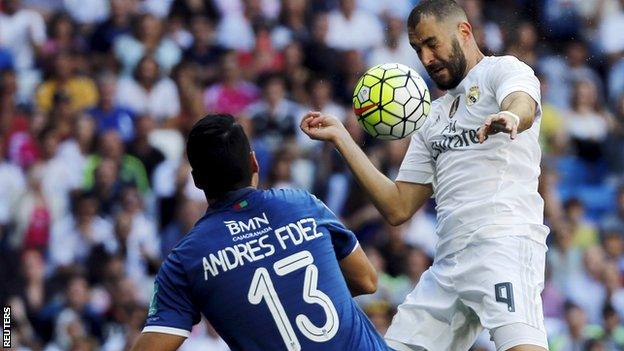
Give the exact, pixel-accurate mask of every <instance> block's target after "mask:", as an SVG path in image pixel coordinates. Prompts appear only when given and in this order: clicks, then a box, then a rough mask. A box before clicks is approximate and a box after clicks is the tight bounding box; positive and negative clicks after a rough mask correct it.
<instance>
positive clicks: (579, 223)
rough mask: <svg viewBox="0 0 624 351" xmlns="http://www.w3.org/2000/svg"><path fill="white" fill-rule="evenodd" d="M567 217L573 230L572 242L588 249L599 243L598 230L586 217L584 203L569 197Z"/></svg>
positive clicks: (566, 204) (565, 205)
mask: <svg viewBox="0 0 624 351" xmlns="http://www.w3.org/2000/svg"><path fill="white" fill-rule="evenodd" d="M564 208H565V212H566V219H567V221H568V223H569V224H570V229H571V230H572V237H573V239H572V242H573V245H574V246H576V247H580V248H581V249H586V248H588V247H590V246H594V245H596V244H598V231H597V229H596V228H595V226H594V225H593V224H592V223H591V222H589V221H587V219H586V218H585V208H584V207H583V203H582V202H581V201H580V200H579V199H576V198H571V199H568V200H567V201H566V202H565V204H564Z"/></svg>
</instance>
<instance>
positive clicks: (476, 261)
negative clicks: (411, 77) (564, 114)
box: [301, 0, 548, 351]
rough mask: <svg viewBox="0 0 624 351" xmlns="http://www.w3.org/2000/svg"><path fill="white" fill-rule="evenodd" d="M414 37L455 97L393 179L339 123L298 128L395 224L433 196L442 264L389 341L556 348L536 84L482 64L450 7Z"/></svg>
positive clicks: (432, 350)
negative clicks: (550, 318) (545, 309)
mask: <svg viewBox="0 0 624 351" xmlns="http://www.w3.org/2000/svg"><path fill="white" fill-rule="evenodd" d="M408 34H409V40H410V43H411V45H412V46H413V47H414V49H415V50H416V52H417V54H418V56H419V57H420V60H421V61H422V63H423V65H424V66H425V67H426V69H427V72H428V73H429V75H430V76H431V78H432V79H433V81H434V82H435V83H436V85H437V86H438V87H439V88H440V89H442V90H446V94H445V95H444V96H442V97H441V98H439V99H437V100H436V101H434V102H433V104H432V107H431V112H430V114H429V116H428V117H427V120H426V122H425V123H424V124H423V126H422V127H421V128H420V129H419V130H418V131H416V132H415V133H414V134H413V136H412V139H411V142H410V146H409V149H408V151H407V154H406V155H405V158H404V160H403V163H402V165H401V169H400V171H399V174H398V176H397V179H396V180H395V181H392V180H390V179H388V178H387V177H386V176H384V175H383V174H382V173H380V172H379V171H378V170H377V169H375V167H374V166H373V164H372V163H371V162H370V161H369V159H368V158H367V156H366V155H365V154H364V152H362V150H361V149H360V148H359V147H358V145H357V144H356V143H355V142H354V141H353V139H352V138H351V137H350V136H349V134H348V132H347V131H346V129H345V128H344V127H343V126H342V124H341V123H340V122H339V121H338V120H337V119H336V118H334V117H332V116H328V115H323V114H320V113H318V112H310V113H308V114H307V115H306V116H305V117H304V119H303V120H302V122H301V128H302V129H303V131H304V132H305V133H306V134H308V135H309V136H310V137H311V138H313V139H318V140H326V141H330V142H332V143H333V144H334V145H335V146H336V148H337V149H338V151H339V152H340V153H341V154H342V156H343V157H344V159H345V161H346V162H347V163H348V165H349V167H350V169H351V171H352V172H353V174H354V175H355V177H356V178H357V179H358V181H359V183H360V184H361V185H362V187H363V188H364V189H365V191H366V192H367V193H368V195H369V196H370V198H371V199H372V201H373V203H374V204H375V206H376V207H377V208H378V209H379V211H380V212H381V213H382V215H383V216H384V217H385V218H386V220H387V221H388V222H390V223H391V224H394V225H398V224H400V223H403V222H405V221H407V220H409V219H410V218H411V216H412V215H413V214H414V213H415V212H416V211H417V210H418V208H419V207H420V206H421V205H422V204H423V203H425V201H427V199H428V198H429V197H431V196H432V195H435V198H436V201H437V216H438V218H437V219H438V224H437V228H436V230H437V234H438V236H439V242H438V245H437V248H436V255H435V259H434V263H433V265H432V266H431V267H430V268H429V270H427V271H426V272H425V273H424V274H423V275H422V277H421V279H420V281H419V283H418V285H417V286H416V288H415V289H414V290H413V291H412V292H411V293H410V294H409V295H408V296H407V297H406V299H405V301H404V302H403V303H402V304H401V305H400V306H399V307H398V312H397V314H396V316H395V317H394V319H393V321H392V325H391V326H390V328H389V329H388V332H387V333H386V335H385V338H386V341H387V342H388V344H389V346H391V347H392V348H394V349H396V350H399V351H403V350H423V349H425V350H429V351H441V350H450V351H458V350H459V351H461V350H468V349H469V348H470V346H471V345H472V344H473V342H474V341H475V339H476V337H477V336H478V334H479V333H480V332H481V331H482V330H483V328H487V329H488V330H489V332H490V335H491V338H492V340H493V341H494V343H495V344H496V348H497V350H499V351H500V350H514V351H531V350H547V349H548V344H547V340H546V331H545V328H544V321H543V313H542V301H541V297H540V293H541V291H542V289H543V283H544V260H545V253H546V245H545V240H546V236H547V234H548V228H547V227H546V226H544V225H543V207H544V204H543V200H542V198H541V197H540V195H539V194H538V192H537V185H538V176H539V172H540V158H541V153H540V148H539V144H538V134H539V122H540V117H541V108H540V86H539V81H538V80H537V78H536V77H535V75H534V73H533V71H532V70H531V68H529V67H528V66H527V65H526V64H524V63H522V62H520V61H519V60H518V59H516V58H515V57H512V56H502V57H493V56H489V57H485V56H484V55H483V54H482V53H481V51H480V50H479V48H478V46H477V44H476V41H475V38H474V35H473V33H472V27H471V25H470V24H469V23H468V20H467V18H466V14H465V12H464V11H463V9H462V8H461V7H460V6H458V5H457V4H456V3H455V2H454V1H452V0H423V1H421V2H420V3H419V4H418V5H417V6H416V7H415V8H414V9H413V10H412V12H411V14H410V16H409V19H408Z"/></svg>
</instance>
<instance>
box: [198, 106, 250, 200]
mask: <svg viewBox="0 0 624 351" xmlns="http://www.w3.org/2000/svg"><path fill="white" fill-rule="evenodd" d="M250 153H251V147H250V146H249V140H248V139H247V135H246V134H245V131H244V130H243V127H242V126H241V125H240V124H238V123H236V121H235V120H234V117H232V116H231V115H229V114H209V115H207V116H205V117H204V118H202V119H200V120H199V121H198V122H197V123H195V125H194V126H193V128H192V129H191V132H190V133H189V136H188V140H187V142H186V155H187V157H188V160H189V163H190V164H191V167H192V168H193V179H194V180H195V184H196V185H197V186H198V187H199V188H201V189H202V190H204V192H205V193H206V196H207V197H208V198H209V199H217V198H220V197H222V196H223V195H225V193H227V192H228V191H232V190H236V189H239V188H243V187H246V186H249V185H250V184H251V176H252V169H251V162H250V160H249V155H250Z"/></svg>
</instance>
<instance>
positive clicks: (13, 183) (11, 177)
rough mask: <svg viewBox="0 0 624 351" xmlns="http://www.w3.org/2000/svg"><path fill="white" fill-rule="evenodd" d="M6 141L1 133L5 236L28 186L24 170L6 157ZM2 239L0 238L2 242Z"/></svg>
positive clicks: (0, 221) (0, 218) (0, 228)
mask: <svg viewBox="0 0 624 351" xmlns="http://www.w3.org/2000/svg"><path fill="white" fill-rule="evenodd" d="M5 154H6V153H5V142H4V138H3V137H2V136H1V135H0V232H1V233H3V235H1V236H2V237H4V235H6V231H7V230H8V229H9V228H8V225H9V224H10V223H11V219H12V218H13V216H14V211H15V205H16V203H17V202H18V201H19V199H20V198H21V195H22V192H23V191H24V188H25V186H26V179H24V175H23V174H22V170H21V169H20V168H19V167H18V166H16V165H14V164H12V163H11V162H9V161H8V160H7V159H6V157H5ZM1 241H2V240H0V242H1Z"/></svg>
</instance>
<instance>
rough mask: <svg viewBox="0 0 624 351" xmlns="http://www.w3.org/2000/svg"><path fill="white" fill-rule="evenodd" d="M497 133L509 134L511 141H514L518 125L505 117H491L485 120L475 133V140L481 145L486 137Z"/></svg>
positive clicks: (498, 115)
mask: <svg viewBox="0 0 624 351" xmlns="http://www.w3.org/2000/svg"><path fill="white" fill-rule="evenodd" d="M499 132H505V133H509V135H510V137H511V139H515V138H516V137H517V136H518V125H516V123H515V121H514V120H513V119H511V118H508V117H507V116H505V115H500V114H497V115H491V116H489V117H487V118H486V119H485V122H484V123H483V127H481V128H479V130H478V131H477V139H478V140H479V143H480V144H482V143H483V142H484V141H485V139H486V138H487V136H488V135H492V134H496V133H499Z"/></svg>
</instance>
